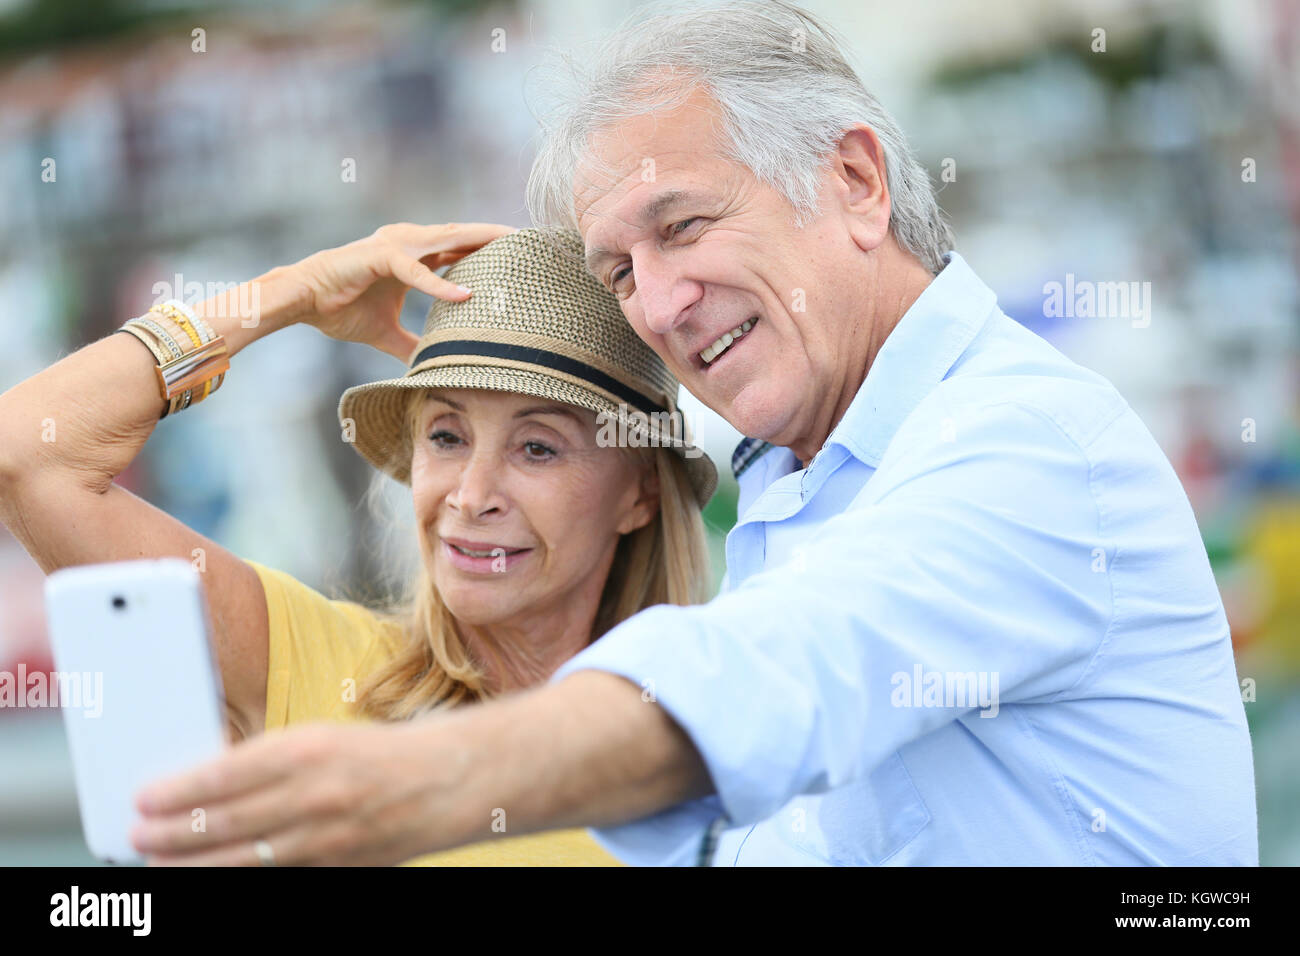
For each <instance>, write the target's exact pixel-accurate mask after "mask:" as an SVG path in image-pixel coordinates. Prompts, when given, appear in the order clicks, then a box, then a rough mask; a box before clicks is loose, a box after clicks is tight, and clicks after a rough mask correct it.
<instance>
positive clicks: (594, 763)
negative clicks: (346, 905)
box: [132, 671, 711, 866]
mask: <svg viewBox="0 0 1300 956" xmlns="http://www.w3.org/2000/svg"><path fill="white" fill-rule="evenodd" d="M710 790H711V785H710V781H709V777H708V773H707V771H706V769H705V767H704V764H703V762H702V761H701V759H700V757H699V755H698V754H697V753H696V751H695V748H694V747H693V746H692V745H691V743H690V740H689V739H688V738H687V737H686V735H685V734H684V733H683V732H682V730H681V729H680V728H679V727H678V726H677V725H676V724H675V723H673V721H672V719H671V718H670V717H668V715H667V714H666V713H665V712H664V711H663V710H662V708H660V707H659V706H658V705H657V704H655V703H650V702H646V701H644V700H643V699H642V696H641V691H640V688H638V687H637V686H636V685H635V684H632V683H631V682H629V681H627V680H624V679H623V678H621V677H616V676H614V675H611V674H606V673H603V672H600V671H579V672H578V673H575V674H572V675H570V676H569V677H567V678H565V679H564V680H563V681H560V682H558V683H556V684H548V685H545V686H542V687H538V688H534V689H531V690H528V691H522V692H518V693H514V694H510V695H507V696H506V697H503V698H501V699H499V700H496V701H491V702H487V703H482V704H474V705H471V706H469V707H463V708H458V709H456V710H454V711H450V712H447V713H445V714H437V715H432V716H429V717H426V718H423V719H419V720H415V721H412V722H410V723H401V724H310V725H304V726H301V727H292V728H289V729H287V730H284V731H279V732H274V733H271V734H266V735H263V736H260V737H257V738H255V739H253V740H251V741H249V742H247V743H242V744H238V745H236V746H235V747H234V748H232V749H231V750H230V751H228V752H227V754H226V755H224V756H223V757H221V758H219V759H217V760H215V761H213V762H211V763H209V764H206V765H204V766H201V767H198V768H196V769H195V770H192V771H189V772H187V773H185V774H183V775H180V776H177V777H174V778H172V779H169V780H165V781H161V782H159V783H156V784H154V785H152V786H150V787H149V788H147V789H146V790H145V791H143V792H142V793H141V795H140V797H139V799H138V801H137V803H138V805H139V808H140V811H141V813H142V814H143V815H144V820H143V821H142V822H141V823H140V824H139V825H138V826H137V827H136V829H135V830H134V831H133V832H132V840H133V842H134V844H135V846H136V848H137V849H138V850H140V852H142V853H144V854H146V855H147V856H148V857H149V861H150V862H151V863H155V864H161V865H181V864H185V865H198V866H241V865H242V866H256V865H258V864H259V860H258V855H257V851H256V849H255V847H254V844H255V841H258V840H265V841H266V842H267V843H269V844H270V846H271V850H272V852H273V853H274V856H275V862H276V864H277V865H281V866H284V865H302V864H320V865H338V864H342V863H348V864H357V865H385V864H392V863H399V862H402V861H404V860H408V859H410V858H412V857H415V856H419V855H421V854H424V853H432V852H436V851H438V850H444V849H450V848H451V847H455V846H460V845H462V844H465V843H473V842H477V841H480V840H488V839H492V838H497V837H502V836H507V837H508V836H520V835H523V834H526V833H531V832H536V831H538V830H546V829H553V828H557V827H571V826H600V825H608V824H614V823H622V822H626V821H628V820H633V819H636V818H638V817H642V816H646V815H648V814H651V813H653V812H655V811H657V810H660V809H663V808H664V807H667V806H671V805H672V804H674V803H677V802H679V801H681V800H685V799H688V798H690V797H694V796H701V795H703V794H706V793H708V792H710ZM199 811H202V812H201V813H200V812H199ZM502 820H504V823H505V829H504V831H502V830H501V829H500V827H499V826H498V827H495V828H494V826H493V824H494V823H498V822H500V821H502Z"/></svg>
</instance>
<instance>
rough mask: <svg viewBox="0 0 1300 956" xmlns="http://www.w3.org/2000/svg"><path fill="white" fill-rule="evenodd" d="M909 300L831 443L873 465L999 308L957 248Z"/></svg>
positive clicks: (994, 296)
mask: <svg viewBox="0 0 1300 956" xmlns="http://www.w3.org/2000/svg"><path fill="white" fill-rule="evenodd" d="M943 258H944V262H945V265H944V268H943V269H942V270H941V271H940V272H939V274H938V275H937V276H935V277H934V279H933V281H931V282H930V284H929V285H928V286H926V287H925V289H924V291H922V293H921V294H920V296H918V297H917V300H916V301H915V302H913V303H912V306H911V308H909V309H908V310H907V311H906V312H905V313H903V317H902V318H901V319H899V320H898V325H896V326H895V327H894V330H893V331H892V332H891V333H889V336H888V337H887V338H886V339H885V344H884V345H882V346H881V347H880V352H879V353H877V355H876V359H875V361H874V362H872V363H871V369H870V370H869V371H868V372H867V378H866V381H864V382H863V383H862V387H861V388H859V389H858V393H857V395H855V396H854V398H853V401H852V402H851V403H850V405H849V407H848V410H847V411H846V412H845V413H844V417H843V418H842V419H840V421H839V424H837V425H836V426H835V428H834V429H833V430H832V431H831V434H830V437H829V438H828V439H827V441H826V444H827V445H830V444H832V443H835V444H839V445H842V446H844V448H846V449H847V450H848V451H849V453H850V454H852V455H853V456H854V457H856V458H858V459H859V460H861V461H862V462H863V463H864V464H867V465H870V466H871V467H872V468H875V467H877V466H878V465H879V464H880V459H881V457H882V456H883V455H884V453H885V448H886V447H887V446H888V445H889V443H890V441H891V440H892V439H893V437H894V434H895V433H896V432H897V431H898V429H899V426H901V425H902V424H903V420H904V419H906V418H907V416H908V415H910V414H911V413H912V410H913V409H915V408H916V406H917V405H919V404H920V403H921V400H922V399H923V398H925V396H926V395H928V394H929V393H930V392H931V391H932V390H933V389H934V388H935V386H937V385H938V384H939V383H940V382H941V381H943V379H944V377H945V376H947V374H948V372H949V370H950V369H951V368H952V367H953V365H954V364H956V362H957V359H958V358H960V357H961V355H962V353H963V352H965V351H966V349H967V347H969V345H970V344H971V342H973V341H974V340H975V336H976V335H978V334H979V331H980V329H981V328H983V326H984V323H985V321H987V319H988V317H989V313H990V312H991V311H992V310H993V308H994V307H995V306H996V305H997V295H996V294H994V292H993V290H992V289H990V288H989V287H988V286H986V285H985V284H984V283H983V282H982V281H981V280H980V278H979V276H977V275H976V274H975V272H974V270H972V269H971V267H970V266H969V265H967V263H966V260H965V259H963V258H962V257H961V256H960V255H958V254H957V253H956V252H949V253H947V254H945V255H944V257H943Z"/></svg>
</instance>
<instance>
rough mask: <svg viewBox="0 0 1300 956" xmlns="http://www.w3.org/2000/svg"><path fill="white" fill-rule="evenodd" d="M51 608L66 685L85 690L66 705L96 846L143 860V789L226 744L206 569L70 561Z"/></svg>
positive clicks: (54, 583)
mask: <svg viewBox="0 0 1300 956" xmlns="http://www.w3.org/2000/svg"><path fill="white" fill-rule="evenodd" d="M45 606H46V613H47V616H48V620H49V631H50V645H51V649H52V651H53V655H54V665H55V669H56V672H57V674H56V680H57V681H58V684H59V687H60V690H61V691H62V692H63V693H64V695H65V696H75V697H76V699H75V700H60V707H61V709H62V711H63V719H64V725H65V726H66V728H67V732H68V745H69V748H70V750H71V752H72V763H73V772H74V775H75V777H76V785H77V803H78V805H79V806H80V808H81V826H82V830H83V832H84V833H85V837H86V845H87V846H88V847H89V848H90V852H91V853H92V854H94V855H95V856H96V857H98V858H99V859H101V860H104V861H106V862H108V863H141V862H143V860H142V858H141V856H140V854H139V853H137V852H136V850H135V848H134V847H133V846H132V845H131V841H130V838H129V834H130V832H131V828H132V827H133V826H134V825H135V823H136V821H137V820H138V819H139V812H138V811H137V810H136V808H135V796H136V793H137V792H138V791H139V790H141V789H142V788H143V787H144V786H145V785H147V784H149V783H151V782H153V781H154V780H157V779H158V778H160V777H166V776H169V775H171V774H174V773H178V772H180V771H183V770H185V769H187V768H189V767H192V766H194V765H195V764H198V763H202V762H204V761H206V760H209V759H211V758H213V757H216V756H217V755H219V754H220V753H221V751H222V750H223V749H224V748H225V746H226V738H225V718H224V707H223V705H222V700H223V697H222V693H221V672H220V670H219V669H218V667H217V662H216V656H215V654H214V652H213V650H212V645H211V642H210V641H209V639H208V615H207V606H206V601H205V599H204V596H203V587H202V585H201V584H200V581H199V574H198V572H197V571H195V569H194V568H193V567H192V566H191V565H190V564H189V563H188V562H186V561H182V560H181V559H180V558H160V559H155V560H146V561H118V562H113V563H111V564H91V565H82V566H79V567H74V568H64V569H63V570H60V571H55V572H54V573H53V574H51V575H50V576H49V577H48V578H46V580H45ZM51 683H52V684H53V683H54V681H51ZM73 690H76V691H79V693H77V694H75V695H73V694H72V693H71V691H73Z"/></svg>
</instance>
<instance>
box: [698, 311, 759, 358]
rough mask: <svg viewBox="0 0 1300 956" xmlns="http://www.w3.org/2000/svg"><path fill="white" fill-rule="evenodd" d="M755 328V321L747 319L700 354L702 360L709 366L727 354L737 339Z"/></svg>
mask: <svg viewBox="0 0 1300 956" xmlns="http://www.w3.org/2000/svg"><path fill="white" fill-rule="evenodd" d="M753 327H754V320H753V319H746V320H745V321H744V322H742V323H740V325H738V326H736V327H735V328H734V329H732V330H731V331H730V332H724V333H723V334H722V336H721V337H720V338H719V339H718V340H717V341H716V342H714V343H713V344H712V345H710V346H709V347H708V348H707V349H705V350H704V351H703V352H701V353H700V358H702V359H703V360H704V364H705V365H708V364H709V363H710V362H712V361H713V360H714V359H715V358H717V357H718V356H719V355H721V354H722V353H723V352H725V351H726V350H727V349H728V348H729V347H730V346H731V343H732V342H734V341H736V339H738V338H740V337H741V336H742V335H744V334H745V333H746V332H748V331H749V330H750V329H752V328H753Z"/></svg>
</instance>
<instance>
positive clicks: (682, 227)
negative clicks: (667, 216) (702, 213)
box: [668, 216, 700, 236]
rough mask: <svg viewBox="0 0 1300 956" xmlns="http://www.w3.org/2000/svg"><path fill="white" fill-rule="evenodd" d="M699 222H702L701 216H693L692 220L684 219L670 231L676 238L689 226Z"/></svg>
mask: <svg viewBox="0 0 1300 956" xmlns="http://www.w3.org/2000/svg"><path fill="white" fill-rule="evenodd" d="M699 221H700V217H699V216H692V217H691V218H690V219H683V220H682V221H681V222H675V223H673V225H672V227H671V228H670V229H669V230H668V231H669V232H670V233H671V234H672V235H674V236H675V235H677V234H678V233H679V232H682V231H683V230H685V229H686V228H687V227H688V226H690V225H692V224H694V223H697V222H699Z"/></svg>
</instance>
